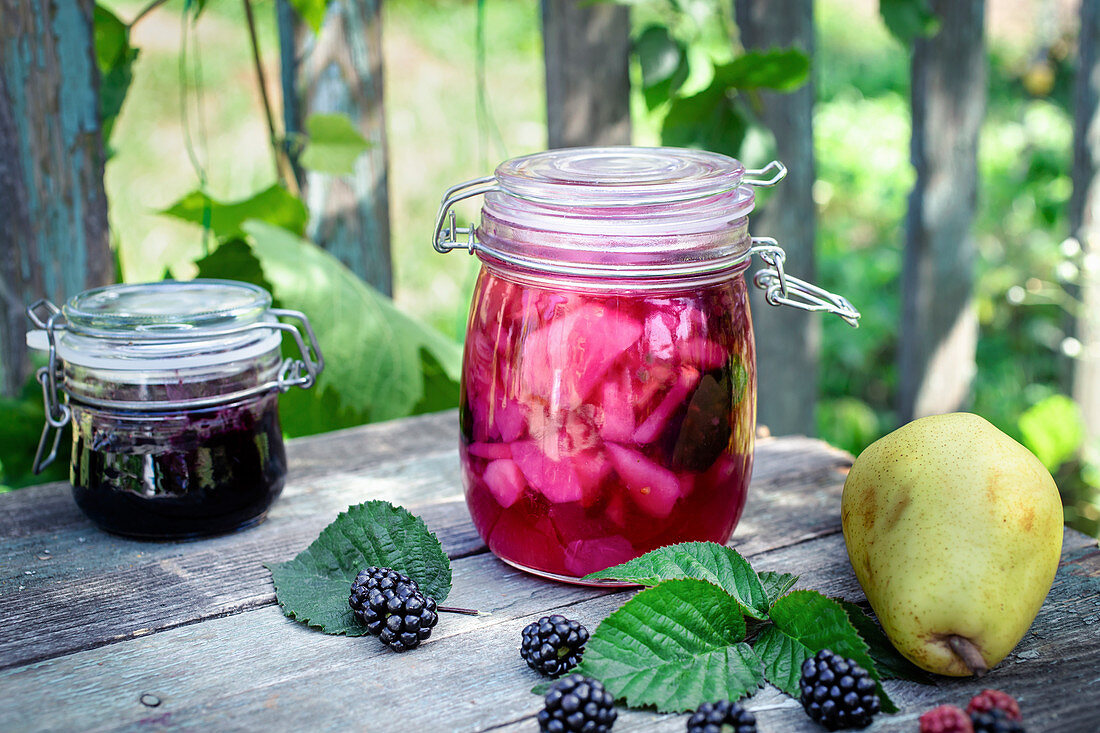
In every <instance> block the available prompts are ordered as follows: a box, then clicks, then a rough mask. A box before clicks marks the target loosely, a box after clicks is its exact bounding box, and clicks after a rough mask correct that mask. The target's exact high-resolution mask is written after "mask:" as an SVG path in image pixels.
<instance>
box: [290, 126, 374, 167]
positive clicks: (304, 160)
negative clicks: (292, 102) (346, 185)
mask: <svg viewBox="0 0 1100 733" xmlns="http://www.w3.org/2000/svg"><path fill="white" fill-rule="evenodd" d="M306 135H307V136H308V142H307V143H306V147H305V149H304V150H302V155H301V157H300V158H299V159H298V162H300V163H301V164H302V166H303V167H305V168H308V169H310V170H311V171H317V172H318V173H331V174H332V175H338V176H339V175H349V174H351V173H354V172H355V161H356V160H357V159H358V158H359V156H360V155H361V154H362V153H363V151H365V150H366V149H367V148H369V147H370V143H369V142H367V140H366V138H364V137H363V135H362V133H360V132H359V130H357V129H356V128H355V125H354V124H352V122H351V120H350V119H349V118H348V116H347V115H339V114H334V115H322V114H314V115H310V116H309V117H308V118H307V119H306Z"/></svg>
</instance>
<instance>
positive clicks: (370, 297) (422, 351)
mask: <svg viewBox="0 0 1100 733" xmlns="http://www.w3.org/2000/svg"><path fill="white" fill-rule="evenodd" d="M243 228H244V229H245V231H246V232H247V233H248V235H249V241H250V242H251V244H252V247H253V251H254V252H255V254H256V257H257V258H259V260H260V263H261V265H262V266H263V273H264V276H265V277H266V278H267V279H268V280H269V281H270V282H271V284H272V285H273V286H274V288H275V292H274V296H275V297H276V298H277V299H278V300H279V302H280V303H282V304H283V305H284V307H286V308H293V309H294V310H299V311H302V312H304V313H305V314H306V315H307V316H308V317H309V320H310V323H311V324H312V325H313V330H314V332H315V333H316V334H317V340H318V342H319V343H320V345H321V351H322V353H323V354H324V355H325V371H324V372H322V373H321V376H320V379H318V381H317V385H316V386H315V387H314V388H313V389H311V390H302V389H294V390H290V391H289V392H286V393H284V394H283V395H282V396H281V397H280V398H279V404H280V407H281V410H280V411H281V413H282V415H283V418H284V421H283V429H284V430H285V431H286V432H287V433H288V434H290V435H308V434H310V433H317V432H321V431H324V430H333V429H336V428H338V427H347V426H351V425H358V424H360V423H362V422H366V421H367V420H374V421H378V420H389V419H392V418H396V417H404V416H406V415H410V414H413V413H414V412H417V411H418V410H422V409H433V410H435V409H443V408H444V407H454V406H455V405H457V404H458V386H457V385H458V380H459V373H460V372H461V365H462V349H461V347H460V346H459V345H458V344H457V343H455V342H454V341H452V340H450V339H448V338H447V337H445V336H443V335H442V334H440V333H439V332H438V331H436V330H435V329H433V328H431V327H430V326H427V325H425V324H424V323H422V322H421V321H418V320H416V319H415V318H413V317H411V316H409V315H407V314H405V313H404V312H403V311H401V310H399V309H398V308H397V307H396V306H395V305H394V303H393V301H392V300H391V299H389V298H387V297H386V296H385V295H383V294H382V293H380V292H378V291H377V290H375V289H374V288H372V287H370V286H369V285H367V284H366V283H364V282H363V281H362V280H361V279H360V278H358V277H357V276H356V275H355V273H353V272H352V271H351V270H349V269H348V268H347V267H345V266H344V265H343V264H341V263H340V261H339V260H337V259H336V258H335V257H333V256H332V255H331V254H329V253H328V252H326V251H324V250H323V249H321V248H320V247H317V246H316V245H314V244H312V243H311V242H308V241H306V240H304V239H301V238H299V237H296V236H294V235H292V234H290V233H289V232H287V231H286V230H284V229H281V228H279V227H274V226H270V225H267V224H264V223H262V222H258V221H249V222H246V223H245V224H244V225H243Z"/></svg>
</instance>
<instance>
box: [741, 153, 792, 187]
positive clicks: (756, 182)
mask: <svg viewBox="0 0 1100 733" xmlns="http://www.w3.org/2000/svg"><path fill="white" fill-rule="evenodd" d="M765 174H767V175H768V177H767V178H759V176H763V175H765ZM786 177H787V166H785V165H783V164H782V163H780V162H779V161H778V160H773V161H772V162H771V163H768V164H767V165H766V166H764V167H763V168H750V169H748V170H746V171H745V177H744V178H743V179H742V183H745V184H747V185H749V186H759V187H761V188H767V187H769V186H774V185H775V184H777V183H779V182H780V181H782V180H783V179H784V178H786Z"/></svg>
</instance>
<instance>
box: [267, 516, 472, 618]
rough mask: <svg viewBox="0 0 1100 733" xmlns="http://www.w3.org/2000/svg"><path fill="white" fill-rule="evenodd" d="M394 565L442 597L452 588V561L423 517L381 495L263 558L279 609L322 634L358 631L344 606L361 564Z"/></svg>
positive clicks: (424, 590) (427, 592) (439, 599)
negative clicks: (280, 555) (282, 558)
mask: <svg viewBox="0 0 1100 733" xmlns="http://www.w3.org/2000/svg"><path fill="white" fill-rule="evenodd" d="M371 565H375V566H378V567H387V568H393V569H394V570H397V571H398V572H402V573H404V574H406V575H408V576H409V577H410V578H412V579H413V580H415V581H416V582H417V584H418V585H419V586H420V591H421V592H422V593H424V594H425V595H428V596H431V597H432V598H434V599H435V600H436V602H437V603H440V602H442V601H443V600H444V599H445V598H446V597H447V594H448V593H450V591H451V564H450V561H449V560H448V559H447V555H446V554H444V552H443V547H442V545H440V543H439V540H438V539H437V538H436V536H435V535H434V534H432V533H431V532H429V531H428V528H427V527H426V526H425V525H424V521H423V520H422V519H420V518H419V517H417V516H414V515H413V514H411V513H409V511H408V510H407V509H404V508H403V507H397V506H394V505H393V504H390V503H389V502H386V501H368V502H366V503H364V504H356V505H355V506H351V507H348V510H347V511H346V512H341V513H340V515H339V516H338V517H336V519H335V520H333V522H332V524H330V525H328V526H327V527H325V528H324V529H323V530H321V534H320V535H318V536H317V539H316V540H314V541H313V543H312V544H311V545H310V546H309V547H307V548H306V549H305V550H303V551H302V552H301V553H299V554H298V556H297V557H295V558H294V559H293V560H288V561H287V562H281V563H267V564H266V567H267V569H268V570H270V571H271V579H272V581H273V582H274V584H275V596H276V598H277V599H278V601H279V605H280V606H281V607H282V609H283V613H285V614H286V615H287V616H289V617H290V618H292V619H295V620H296V621H300V622H301V623H304V624H307V625H309V626H313V627H315V628H318V629H320V630H321V631H324V632H325V633H326V634H347V635H348V636H362V635H363V634H365V633H367V630H366V628H365V627H364V626H363V625H361V624H360V623H359V621H358V620H356V618H355V616H354V615H353V614H352V612H351V608H349V607H348V596H349V595H350V592H351V584H352V582H353V581H354V580H355V576H356V575H358V573H359V571H360V570H362V569H363V568H365V567H369V566H371Z"/></svg>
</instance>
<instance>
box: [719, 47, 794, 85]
mask: <svg viewBox="0 0 1100 733" xmlns="http://www.w3.org/2000/svg"><path fill="white" fill-rule="evenodd" d="M714 74H715V77H716V79H717V80H718V82H719V83H721V84H723V85H724V86H725V87H726V88H727V89H730V88H732V89H773V90H775V91H777V92H790V91H794V90H795V89H797V88H798V87H800V86H802V85H803V84H805V83H806V80H807V79H809V78H810V57H809V56H807V55H806V54H804V53H803V52H801V51H799V50H798V49H796V48H784V49H771V50H769V51H749V52H747V53H744V54H742V55H741V56H738V57H737V58H736V59H734V60H733V61H731V62H729V63H728V64H723V65H722V66H719V67H716V68H715V70H714Z"/></svg>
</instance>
